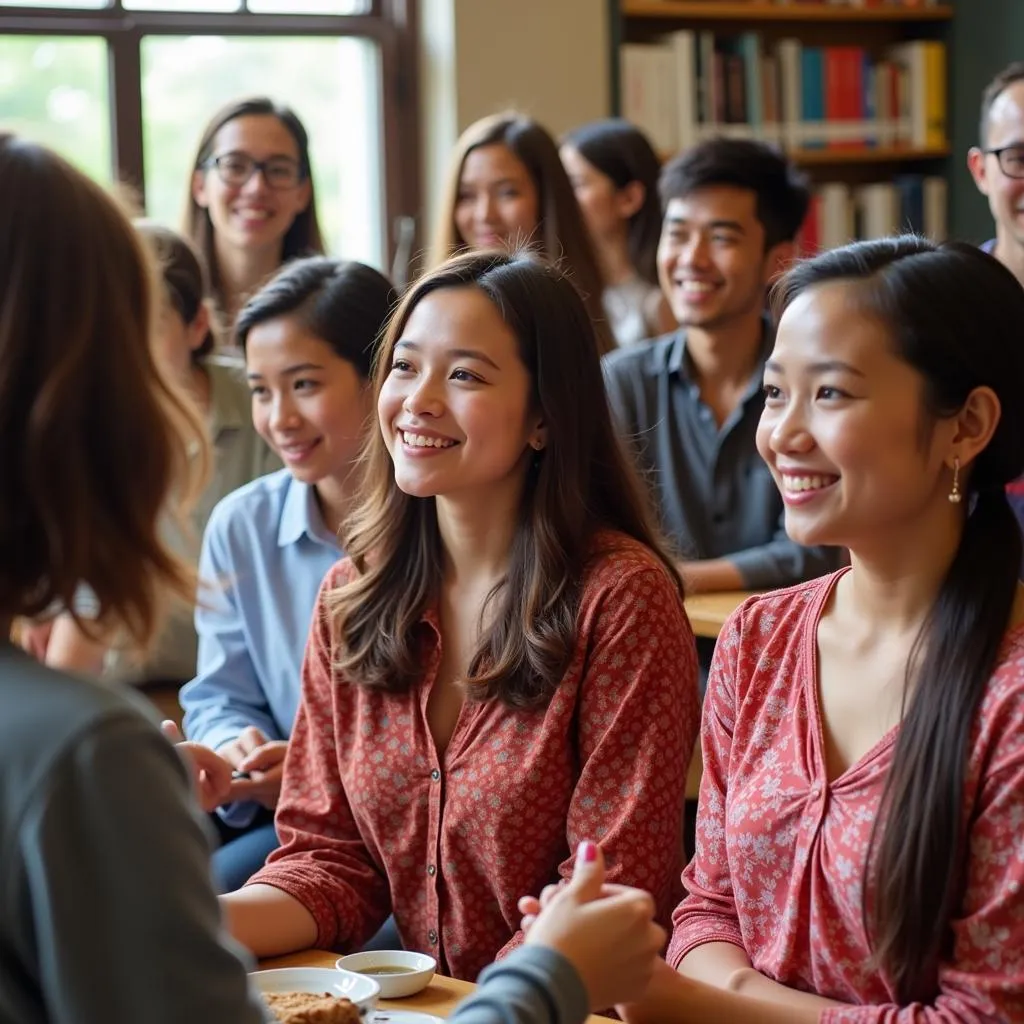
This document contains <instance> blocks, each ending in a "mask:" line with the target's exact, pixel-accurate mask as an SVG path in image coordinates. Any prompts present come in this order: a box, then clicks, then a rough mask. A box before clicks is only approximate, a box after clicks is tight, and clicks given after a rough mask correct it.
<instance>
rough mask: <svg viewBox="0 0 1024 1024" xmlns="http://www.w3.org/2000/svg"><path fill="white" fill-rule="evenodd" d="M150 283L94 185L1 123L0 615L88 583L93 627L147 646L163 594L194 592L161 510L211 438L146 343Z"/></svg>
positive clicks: (144, 262)
mask: <svg viewBox="0 0 1024 1024" xmlns="http://www.w3.org/2000/svg"><path fill="white" fill-rule="evenodd" d="M158 289H159V283H158V281H157V277H156V271H155V268H154V266H153V262H152V259H151V257H150V256H149V254H148V253H147V252H146V250H145V247H144V246H143V244H142V242H141V240H140V238H139V236H138V234H137V233H136V231H135V230H134V228H133V227H132V224H131V222H130V220H129V219H128V218H127V216H126V215H125V214H124V213H123V212H122V211H121V210H120V209H119V208H118V206H117V205H116V204H115V203H114V201H113V200H111V199H110V197H109V196H107V195H106V194H105V193H104V192H103V190H102V189H101V188H100V187H99V186H97V185H96V184H94V183H93V182H91V181H90V180H89V179H88V178H86V177H85V175H83V174H81V173H80V172H79V171H77V170H75V169H74V168H73V167H71V166H70V165H69V164H68V163H66V162H65V161H64V160H62V159H61V158H60V157H58V156H56V155H55V154H53V153H51V152H50V151H49V150H47V149H45V148H43V147H41V146H38V145H35V144H33V143H30V142H26V141H24V140H21V139H18V138H15V137H14V136H12V135H0V305H2V307H3V317H2V318H0V434H2V436H3V444H2V445H0V479H2V480H3V482H4V486H3V488H2V496H0V566H2V570H0V617H5V616H18V615H24V616H35V615H38V614H40V613H41V612H43V611H44V610H46V609H47V608H49V607H50V606H51V605H54V604H55V605H57V606H60V607H65V608H68V609H73V608H74V601H73V599H74V595H75V593H76V590H77V589H78V588H79V587H80V586H81V585H82V584H85V585H88V586H89V587H90V588H91V589H92V590H93V592H94V593H95V595H96V601H97V606H98V616H97V619H98V625H99V626H100V627H101V628H106V627H108V626H109V627H111V628H114V627H118V626H120V627H123V628H124V629H125V630H126V631H127V633H128V636H129V638H130V639H131V640H132V641H135V642H136V643H138V644H139V645H140V646H145V644H146V643H147V641H149V640H150V639H151V638H152V636H153V635H154V632H155V629H156V627H157V625H158V618H159V610H160V607H161V605H162V603H163V602H162V595H163V594H164V593H165V592H168V591H170V592H173V593H175V594H177V595H178V596H180V597H182V598H184V599H185V600H189V601H192V600H194V597H195V581H194V579H193V578H192V577H191V575H190V573H189V572H188V571H187V569H186V568H185V567H184V566H182V565H180V564H179V563H178V561H177V560H176V559H175V558H174V557H173V556H172V555H171V554H170V553H169V552H168V551H167V550H166V549H165V547H164V545H163V543H162V541H161V540H160V536H159V533H158V527H157V522H158V519H159V518H160V516H161V513H162V511H163V510H164V509H165V508H166V500H167V497H168V494H169V491H170V490H171V489H172V488H174V487H175V486H176V485H177V484H179V483H180V484H183V485H185V486H186V488H187V485H188V484H189V483H191V484H192V491H193V492H194V491H195V489H196V488H197V487H198V485H199V483H201V480H200V479H198V478H197V477H198V476H200V475H201V472H200V474H192V473H190V466H191V467H198V469H199V470H200V471H202V470H204V469H205V465H206V452H207V449H206V444H205V440H204V431H203V428H202V425H201V423H200V422H199V420H198V419H197V416H196V413H195V412H193V411H191V406H190V405H189V403H188V402H187V401H186V400H184V399H183V398H181V397H179V396H178V395H177V393H176V392H174V391H173V390H172V389H171V388H170V387H169V386H168V384H167V383H166V382H165V381H164V379H163V377H162V376H161V374H160V372H159V371H158V370H157V367H156V364H155V360H154V357H153V353H152V351H151V331H152V329H153V326H154V321H155V305H156V301H157V299H156V297H157V296H158V295H159V291H158ZM176 494H178V492H176ZM179 496H180V494H179Z"/></svg>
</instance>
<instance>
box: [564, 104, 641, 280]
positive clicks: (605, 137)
mask: <svg viewBox="0 0 1024 1024" xmlns="http://www.w3.org/2000/svg"><path fill="white" fill-rule="evenodd" d="M562 145H564V146H571V147H572V148H573V149H575V150H576V152H577V153H579V155H580V156H581V157H583V159H584V160H586V161H587V163H588V164H590V165H591V166H592V167H594V168H595V169H596V170H598V171H600V172H601V173H602V174H603V175H604V176H605V177H606V178H610V179H611V181H612V183H613V184H614V185H615V187H616V188H617V189H624V188H625V187H626V186H627V185H628V184H630V182H633V181H636V182H639V183H640V184H641V185H642V186H643V189H644V201H643V203H642V204H641V206H640V209H638V210H637V211H636V213H634V214H633V216H632V217H630V218H629V229H628V236H627V245H628V249H629V260H630V262H631V263H632V264H633V267H634V268H635V269H636V272H637V273H638V274H639V275H640V276H641V277H642V278H643V279H644V280H645V281H648V282H649V283H650V284H653V285H657V283H658V266H657V255H658V241H659V240H660V238H661V202H660V200H659V199H658V176H659V175H660V174H661V161H660V160H659V159H658V154H657V153H655V152H654V147H653V146H652V145H651V143H650V141H649V140H648V138H647V136H646V135H644V133H643V132H642V131H640V129H639V128H637V126H636V125H635V124H631V123H630V122H629V121H625V120H623V119H622V118H617V117H611V118H607V119H606V120H603V121H591V122H590V123H589V124H584V125H581V126H580V127H579V128H575V129H573V131H571V132H569V134H568V135H566V136H565V137H564V138H563V139H562Z"/></svg>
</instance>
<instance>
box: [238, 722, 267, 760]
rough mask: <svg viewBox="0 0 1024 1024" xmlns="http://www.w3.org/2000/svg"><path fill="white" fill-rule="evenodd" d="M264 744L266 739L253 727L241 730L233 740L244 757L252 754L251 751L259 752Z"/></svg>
mask: <svg viewBox="0 0 1024 1024" xmlns="http://www.w3.org/2000/svg"><path fill="white" fill-rule="evenodd" d="M266 742H267V737H266V736H264V735H263V733H262V732H261V731H260V730H259V729H257V728H256V726H255V725H250V726H248V727H247V728H245V729H243V730H242V731H241V732H240V733H239V734H238V738H237V739H236V740H235V743H237V744H238V747H239V749H240V750H241V751H242V753H243V754H245V755H246V756H248V755H249V754H251V753H253V751H256V750H259V748H260V747H262V746H263V745H264V744H265V743H266Z"/></svg>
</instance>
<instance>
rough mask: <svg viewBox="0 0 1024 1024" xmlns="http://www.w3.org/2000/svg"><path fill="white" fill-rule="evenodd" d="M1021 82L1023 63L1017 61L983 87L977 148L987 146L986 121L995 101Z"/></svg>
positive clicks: (1022, 79)
mask: <svg viewBox="0 0 1024 1024" xmlns="http://www.w3.org/2000/svg"><path fill="white" fill-rule="evenodd" d="M1021 81H1024V61H1019V60H1018V61H1014V62H1013V63H1012V64H1008V65H1007V66H1006V67H1005V68H1003V69H1002V71H1000V72H999V73H998V74H997V75H996V76H995V77H994V78H993V79H992V80H991V81H990V82H989V83H988V85H986V86H985V89H984V91H983V92H982V94H981V114H980V117H979V119H978V145H979V146H982V147H984V146H986V145H987V144H988V119H989V115H990V114H991V112H992V107H993V105H994V104H995V102H996V100H997V99H999V97H1000V96H1001V95H1002V94H1003V93H1004V92H1005V91H1006V90H1007V89H1009V87H1010V86H1011V85H1015V84H1016V83H1017V82H1021ZM1018 141H1020V140H1018Z"/></svg>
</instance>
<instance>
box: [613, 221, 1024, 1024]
mask: <svg viewBox="0 0 1024 1024" xmlns="http://www.w3.org/2000/svg"><path fill="white" fill-rule="evenodd" d="M776 298H777V301H778V309H779V310H780V311H781V319H780V322H779V331H778V337H777V340H776V344H775V350H774V352H773V354H772V357H771V359H770V360H769V362H768V364H767V367H766V372H765V394H766V406H765V411H764V415H763V418H762V420H761V426H760V430H759V436H758V445H759V449H760V452H761V454H762V456H763V457H764V459H765V460H766V462H767V463H768V465H769V466H770V468H771V470H772V473H773V475H774V476H775V479H776V482H777V484H778V486H779V488H780V490H781V492H782V495H783V498H784V500H785V503H786V528H787V531H788V533H789V534H790V536H791V537H793V538H794V539H795V540H798V541H800V542H801V543H805V544H837V545H844V546H846V547H848V548H849V550H850V554H851V563H852V564H851V567H850V568H849V569H846V570H843V571H841V572H839V573H837V574H835V575H833V576H830V577H826V578H824V579H820V580H815V581H812V582H810V583H806V584H803V585H801V586H797V587H793V588H791V589H789V590H784V591H779V592H776V593H773V594H768V595H765V596H764V597H759V598H753V599H751V600H749V601H748V602H746V603H745V604H744V605H743V606H742V607H741V608H740V609H739V610H738V611H737V612H736V614H735V615H734V616H733V617H732V619H731V620H730V621H729V622H728V623H727V625H726V628H725V630H724V632H723V633H722V637H721V640H720V641H719V645H718V649H717V651H716V653H715V661H714V665H713V667H712V670H711V676H710V680H709V684H708V691H707V697H706V700H705V705H704V729H703V737H702V742H703V753H704V765H705V771H704V778H703V782H702V785H701V794H700V810H699V814H698V823H697V852H696V856H695V857H694V859H693V861H692V863H691V864H690V865H689V867H688V868H687V870H686V872H685V874H684V877H683V880H684V883H685V885H686V888H687V890H688V896H687V897H686V898H685V899H684V900H683V902H682V903H681V904H680V905H679V907H678V908H677V910H676V912H675V915H674V919H673V923H674V926H675V931H674V934H673V937H672V941H671V943H670V946H669V950H668V954H667V960H668V965H669V966H666V967H664V968H663V969H661V971H660V972H659V973H658V974H657V975H656V979H655V981H654V983H653V984H652V986H651V989H650V990H649V993H648V997H647V998H646V999H645V1000H644V1002H642V1003H640V1004H636V1005H634V1006H631V1007H627V1008H625V1013H626V1015H627V1017H628V1019H629V1020H630V1021H634V1022H640V1021H642V1022H648V1021H658V1022H659V1024H672V1022H676V1021H691V1020H692V1021H697V1020H700V1021H703V1022H707V1024H714V1022H717V1021H740V1020H742V1021H746V1022H754V1024H775V1022H779V1024H781V1022H783V1021H785V1022H787V1024H793V1022H796V1024H800V1022H804V1021H806V1022H812V1021H823V1022H827V1024H839V1022H863V1024H868V1022H871V1024H875V1022H878V1024H881V1022H886V1024H896V1022H900V1024H911V1022H918V1024H924V1022H928V1024H933V1022H934V1024H939V1022H954V1021H959V1022H980V1021H993V1022H994V1021H1011V1020H1013V1021H1020V1020H1024V846H1022V844H1021V839H1020V837H1021V830H1022V827H1024V598H1022V589H1021V587H1020V586H1019V585H1018V582H1017V568H1018V566H1019V564H1020V559H1021V539H1020V533H1019V531H1018V529H1017V525H1016V522H1015V520H1014V516H1013V513H1012V511H1011V509H1010V506H1009V504H1008V502H1007V499H1006V494H1005V486H1006V484H1007V482H1008V481H1010V480H1012V479H1014V478H1016V477H1018V476H1019V475H1020V474H1021V472H1022V470H1024V346H1022V345H1021V344H1020V340H1019V337H1018V334H1019V330H1020V325H1021V324H1022V323H1024V292H1022V290H1021V288H1020V285H1019V284H1018V283H1017V281H1016V279H1015V278H1014V277H1013V276H1012V275H1011V274H1010V273H1009V272H1008V271H1007V270H1005V268H1003V267H1002V266H1000V265H999V264H998V263H997V262H996V261H995V260H994V259H992V258H991V257H989V256H987V255H985V254H983V253H980V252H978V251H977V250H975V249H974V248H973V247H969V246H962V245H948V246H942V247H939V248H937V247H935V246H934V245H932V244H931V243H929V242H926V241H924V240H922V239H918V238H914V237H904V238H898V239H887V240H882V241H876V242H867V243H857V244H855V245H851V246H848V247H846V248H843V249H839V250H836V251H834V252H831V253H827V254H824V255H822V256H819V257H817V258H815V259H813V260H811V261H809V262H806V263H803V264H800V265H798V266H797V267H796V268H795V269H794V270H792V271H791V272H790V274H789V275H788V276H787V278H785V279H784V281H783V283H782V284H781V286H780V288H779V290H778V293H777V296H776ZM670 968H675V969H676V971H677V972H678V973H673V972H672V970H671V969H670Z"/></svg>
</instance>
